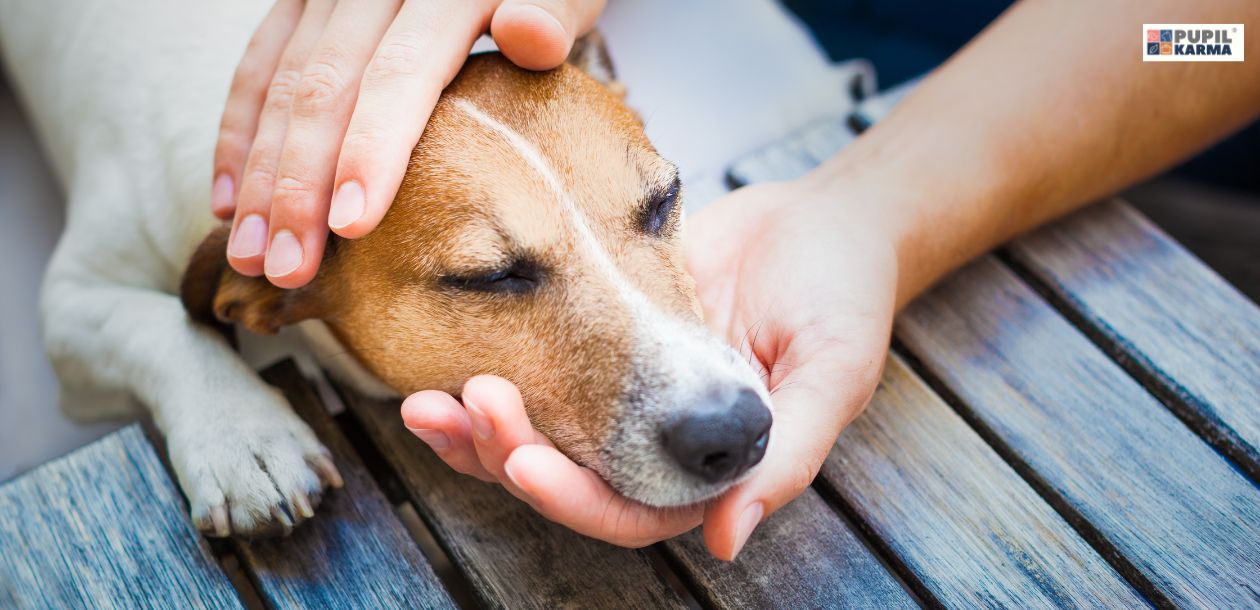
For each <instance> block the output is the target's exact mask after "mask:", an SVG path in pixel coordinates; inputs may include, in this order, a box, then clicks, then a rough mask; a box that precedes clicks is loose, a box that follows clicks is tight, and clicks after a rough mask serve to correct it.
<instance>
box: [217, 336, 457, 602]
mask: <svg viewBox="0 0 1260 610" xmlns="http://www.w3.org/2000/svg"><path fill="white" fill-rule="evenodd" d="M263 378H264V379H266V380H267V381H268V382H269V383H271V384H273V385H276V386H278V387H279V388H280V389H281V390H282V391H283V392H284V394H285V397H286V398H288V399H289V403H290V404H292V405H293V407H294V410H295V411H297V412H298V414H299V415H301V416H302V418H303V419H305V420H306V422H307V423H308V424H310V425H311V429H313V430H314V431H315V433H316V434H317V435H318V436H319V439H320V441H322V442H323V443H324V446H325V447H327V448H328V449H329V451H331V452H332V454H333V461H334V462H335V463H336V464H337V468H338V470H340V472H341V475H342V478H343V479H344V480H345V486H344V487H342V488H341V489H340V490H335V491H332V492H329V493H328V494H326V496H325V497H324V500H323V502H322V503H321V504H320V505H319V506H318V507H317V508H316V511H315V512H316V514H315V517H314V518H312V519H310V520H308V521H306V522H304V523H302V524H301V525H299V526H298V527H297V529H296V530H295V531H294V532H293V533H292V534H291V535H290V536H288V537H285V538H275V539H266V540H255V541H245V540H237V541H236V542H235V544H236V547H237V552H238V554H239V555H240V556H241V559H242V562H243V564H244V567H245V569H246V570H247V571H248V572H249V573H250V574H251V576H252V579H253V581H254V583H255V584H256V586H257V587H258V590H259V594H260V595H261V597H262V598H263V600H264V601H265V602H266V603H267V605H268V606H269V607H271V608H294V609H301V608H411V607H414V608H453V607H455V603H454V602H453V601H452V600H451V598H450V596H449V595H448V594H447V592H446V590H445V588H443V586H442V584H441V582H440V581H439V580H438V578H437V576H436V575H435V574H434V572H433V569H432V568H431V567H430V566H429V563H428V561H427V560H426V559H425V557H424V555H423V554H422V553H421V551H420V548H419V547H418V546H417V545H416V543H415V541H414V540H413V539H412V538H411V535H410V534H408V532H407V530H406V528H405V527H403V525H402V523H401V522H400V521H399V519H398V516H397V514H396V513H395V512H394V510H393V507H392V506H390V504H389V501H388V500H387V499H386V498H385V495H384V494H383V493H382V492H381V490H380V489H379V488H377V486H376V483H375V482H374V481H373V480H372V478H371V475H370V474H369V473H368V471H367V469H366V468H365V467H364V465H363V463H362V461H361V460H360V459H359V457H358V455H357V454H356V453H355V452H354V450H353V449H352V448H351V447H350V444H349V442H347V440H346V439H345V437H344V436H343V435H342V433H341V431H340V430H339V429H338V428H337V426H336V424H335V423H334V422H333V420H332V418H331V417H329V416H328V413H327V411H326V410H325V409H324V405H323V403H322V402H321V401H320V399H319V396H318V394H317V393H316V392H315V391H314V389H313V388H312V387H311V386H310V385H309V384H308V383H307V381H306V380H305V379H304V378H303V377H302V374H301V373H300V372H299V371H298V368H297V366H295V365H294V363H293V361H291V360H286V361H284V362H281V363H280V364H277V365H275V366H273V367H271V368H269V369H268V370H266V371H264V372H263Z"/></svg>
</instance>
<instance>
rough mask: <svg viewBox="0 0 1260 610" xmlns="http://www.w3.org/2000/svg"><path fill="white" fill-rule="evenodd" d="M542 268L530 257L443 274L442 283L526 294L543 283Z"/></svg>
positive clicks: (498, 292)
mask: <svg viewBox="0 0 1260 610" xmlns="http://www.w3.org/2000/svg"><path fill="white" fill-rule="evenodd" d="M543 275H544V274H543V272H542V268H541V267H539V266H538V264H537V263H534V262H533V261H530V260H528V259H516V260H513V261H511V262H510V263H509V264H507V265H505V266H502V267H499V268H496V269H491V270H488V271H478V272H472V273H458V274H451V275H444V276H442V283H444V284H446V285H447V286H450V287H452V288H456V289H459V290H467V291H472V292H489V293H497V294H526V293H529V292H533V291H534V290H536V289H537V288H538V286H539V284H541V283H542V280H543Z"/></svg>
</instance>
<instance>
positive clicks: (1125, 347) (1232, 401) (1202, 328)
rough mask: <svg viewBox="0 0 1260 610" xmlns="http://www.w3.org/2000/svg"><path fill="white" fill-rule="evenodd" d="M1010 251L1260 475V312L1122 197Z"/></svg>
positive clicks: (1109, 346)
mask: <svg viewBox="0 0 1260 610" xmlns="http://www.w3.org/2000/svg"><path fill="white" fill-rule="evenodd" d="M1187 203H1190V202H1187ZM1256 238H1257V239H1260V236H1257V237H1256ZM1009 252H1010V253H1011V257H1012V258H1013V259H1014V260H1015V261H1016V262H1017V263H1018V264H1019V265H1020V266H1022V267H1024V268H1026V269H1027V270H1028V271H1029V272H1030V273H1031V274H1032V276H1033V277H1035V278H1036V279H1037V280H1039V281H1040V282H1041V283H1043V285H1044V286H1046V287H1047V288H1048V289H1049V291H1050V293H1051V294H1052V295H1053V296H1054V298H1055V299H1056V300H1057V301H1059V302H1060V303H1062V304H1063V305H1064V306H1065V307H1066V308H1067V309H1068V310H1070V315H1071V316H1072V317H1074V318H1076V319H1077V320H1079V321H1082V322H1083V323H1084V324H1083V326H1084V327H1085V332H1086V333H1088V334H1089V335H1090V336H1091V337H1092V338H1094V339H1095V340H1096V341H1098V343H1099V344H1100V345H1102V346H1103V348H1104V349H1105V350H1106V351H1107V352H1108V353H1109V354H1111V355H1112V356H1113V357H1115V358H1116V359H1117V360H1118V361H1119V362H1120V363H1121V364H1123V365H1124V366H1125V368H1126V369H1128V370H1129V371H1130V372H1131V373H1132V374H1133V375H1134V376H1135V377H1137V378H1138V379H1139V380H1141V381H1142V382H1143V384H1144V385H1146V386H1147V388H1148V389H1150V390H1151V391H1153V392H1154V393H1155V394H1156V395H1157V396H1159V397H1160V398H1161V399H1163V400H1164V402H1165V403H1167V404H1168V405H1169V406H1170V407H1171V408H1172V409H1173V410H1174V411H1175V412H1176V413H1177V415H1179V416H1180V417H1182V418H1183V419H1184V420H1185V421H1186V422H1187V423H1189V424H1190V425H1191V426H1192V427H1194V428H1195V429H1196V430H1198V431H1199V433H1200V434H1202V435H1203V436H1204V437H1206V438H1207V439H1208V440H1209V442H1211V443H1212V444H1213V446H1215V447H1217V448H1218V449H1219V450H1220V451H1221V452H1222V453H1224V454H1226V455H1228V456H1230V458H1231V459H1233V460H1234V461H1236V462H1237V463H1238V465H1239V467H1241V468H1242V469H1243V470H1244V471H1246V472H1247V473H1248V474H1249V475H1250V476H1251V477H1252V480H1253V481H1260V308H1257V307H1256V305H1255V304H1254V303H1252V302H1251V301H1250V300H1248V299H1247V297H1245V296H1243V295H1242V294H1241V293H1239V292H1238V291H1237V290H1236V289H1234V287H1233V286H1230V285H1229V284H1228V283H1227V282H1226V281H1225V280H1223V279H1221V278H1220V277H1219V276H1218V275H1216V273H1214V272H1213V271H1212V270H1211V269H1208V267H1207V266H1206V265H1204V264H1203V263H1202V262H1200V261H1199V260H1198V259H1197V258H1195V257H1194V255H1192V254H1190V253H1189V252H1187V251H1186V250H1185V249H1184V248H1182V247H1181V246H1180V245H1179V244H1177V243H1176V242H1175V241H1173V240H1172V239H1171V238H1169V237H1168V236H1167V235H1165V234H1164V233H1163V232H1162V231H1160V230H1159V229H1158V228H1156V227H1155V226H1154V225H1153V224H1151V222H1150V221H1148V220H1146V218H1144V217H1143V216H1142V215H1141V214H1139V213H1138V212H1137V211H1135V210H1133V208H1131V207H1129V205H1128V204H1127V203H1124V202H1123V201H1120V200H1112V201H1109V202H1106V203H1103V204H1100V205H1096V206H1093V207H1091V208H1089V209H1086V210H1083V211H1081V212H1079V213H1077V214H1075V215H1073V216H1071V217H1069V218H1067V219H1065V220H1063V221H1062V222H1058V223H1055V224H1053V225H1050V226H1048V227H1045V228H1044V229H1042V230H1039V231H1037V232H1035V233H1033V234H1031V235H1028V236H1026V237H1024V238H1022V239H1018V240H1016V241H1015V242H1013V243H1012V244H1011V245H1010V247H1009ZM1256 264H1257V265H1260V261H1256Z"/></svg>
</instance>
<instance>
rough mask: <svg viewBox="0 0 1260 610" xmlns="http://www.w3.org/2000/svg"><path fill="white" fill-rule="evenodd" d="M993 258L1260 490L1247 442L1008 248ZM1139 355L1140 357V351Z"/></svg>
mask: <svg viewBox="0 0 1260 610" xmlns="http://www.w3.org/2000/svg"><path fill="white" fill-rule="evenodd" d="M993 254H994V257H995V258H996V259H997V260H998V261H999V262H1001V263H1002V264H1003V265H1004V266H1006V268H1008V269H1010V270H1011V271H1012V272H1013V273H1014V274H1015V275H1016V276H1018V277H1019V279H1020V281H1022V282H1024V284H1026V285H1027V286H1028V287H1029V288H1032V289H1033V291H1034V292H1036V293H1037V295H1038V296H1040V297H1041V298H1042V299H1045V301H1046V302H1047V303H1049V304H1050V307H1052V308H1053V309H1054V310H1055V311H1057V312H1058V313H1059V315H1061V316H1063V318H1064V319H1066V320H1067V321H1068V323H1069V324H1071V325H1072V326H1073V327H1074V328H1076V330H1078V331H1080V333H1081V334H1082V335H1084V336H1085V337H1086V338H1087V339H1089V341H1090V342H1091V343H1093V344H1094V346H1096V347H1097V348H1098V349H1099V350H1101V351H1102V352H1103V353H1104V354H1106V355H1107V357H1108V358H1111V360H1112V361H1113V362H1115V363H1116V364H1118V365H1119V366H1120V369H1121V370H1123V371H1124V372H1125V374H1127V375H1128V376H1129V377H1131V378H1132V379H1133V380H1134V381H1136V382H1137V383H1138V385H1140V386H1142V387H1143V388H1144V389H1145V390H1146V391H1147V392H1149V393H1150V394H1151V396H1154V397H1155V398H1156V399H1157V400H1159V402H1160V403H1162V404H1163V405H1164V407H1165V408H1167V409H1168V410H1169V411H1170V412H1171V413H1172V414H1173V415H1174V416H1176V418H1177V419H1178V420H1179V421H1181V423H1183V424H1185V426H1186V428H1188V429H1189V430H1190V431H1191V432H1192V433H1194V434H1195V435H1196V436H1198V437H1199V438H1200V439H1202V440H1203V442H1204V443H1206V444H1207V445H1208V446H1210V447H1211V448H1212V449H1213V450H1215V451H1216V453H1217V454H1219V455H1220V456H1221V458H1223V459H1224V460H1225V462H1227V463H1228V464H1229V465H1230V466H1233V467H1234V468H1235V469H1236V470H1238V472H1240V473H1242V475H1243V476H1245V477H1247V478H1248V479H1249V480H1250V481H1251V483H1252V484H1253V485H1256V486H1257V487H1260V462H1257V461H1256V460H1254V459H1252V457H1251V456H1250V455H1248V453H1247V451H1246V450H1245V449H1244V448H1243V447H1245V446H1246V443H1245V442H1244V441H1243V440H1242V439H1241V438H1240V437H1239V436H1238V435H1237V433H1236V432H1234V430H1233V428H1232V427H1230V426H1229V425H1228V424H1227V423H1225V422H1221V421H1215V420H1212V419H1209V418H1208V417H1207V415H1206V414H1205V413H1206V412H1207V410H1206V409H1203V408H1199V407H1198V406H1196V405H1195V404H1193V403H1194V401H1196V400H1197V398H1196V397H1194V396H1193V395H1191V394H1189V393H1188V392H1185V391H1179V389H1178V388H1177V387H1174V386H1173V384H1172V383H1170V382H1169V380H1166V379H1162V378H1160V377H1159V376H1158V375H1155V374H1152V373H1151V372H1150V371H1149V370H1147V369H1146V368H1145V367H1143V366H1142V363H1140V362H1138V360H1137V359H1136V358H1135V353H1134V352H1136V350H1129V349H1125V346H1124V344H1123V342H1122V341H1123V340H1122V339H1121V338H1119V337H1111V336H1109V335H1108V334H1107V332H1106V331H1105V330H1104V329H1103V328H1101V327H1099V326H1098V325H1097V324H1095V323H1093V322H1091V321H1090V320H1089V319H1087V318H1086V316H1085V315H1084V314H1083V313H1082V312H1081V308H1080V307H1079V306H1076V305H1073V304H1072V303H1071V302H1070V301H1069V300H1068V299H1066V298H1064V297H1063V295H1060V294H1059V293H1058V292H1057V291H1055V290H1053V289H1052V288H1051V287H1050V285H1049V284H1048V283H1047V282H1046V281H1045V280H1043V279H1042V278H1041V277H1038V276H1037V274H1035V273H1033V271H1032V270H1031V269H1029V268H1028V266H1027V265H1024V264H1023V263H1021V262H1019V261H1018V260H1017V259H1016V258H1015V256H1014V255H1013V254H1012V253H1011V251H1010V248H1009V247H1003V248H1000V249H998V250H996V251H994V253H993ZM1137 355H1139V356H1140V355H1141V353H1140V352H1138V353H1137Z"/></svg>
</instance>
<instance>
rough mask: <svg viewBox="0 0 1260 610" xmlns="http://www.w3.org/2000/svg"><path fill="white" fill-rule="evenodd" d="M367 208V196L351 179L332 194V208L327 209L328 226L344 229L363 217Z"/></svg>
mask: <svg viewBox="0 0 1260 610" xmlns="http://www.w3.org/2000/svg"><path fill="white" fill-rule="evenodd" d="M366 208H367V198H366V197H364V195H363V187H362V186H360V185H359V183H358V182H355V181H353V180H351V181H349V182H346V183H345V184H342V185H341V188H339V189H337V194H336V195H334V196H333V200H332V209H330V210H329V211H328V226H329V227H332V228H334V229H344V228H345V227H348V226H350V225H352V224H354V222H355V221H356V220H358V219H360V218H362V217H363V210H364V209H366Z"/></svg>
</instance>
